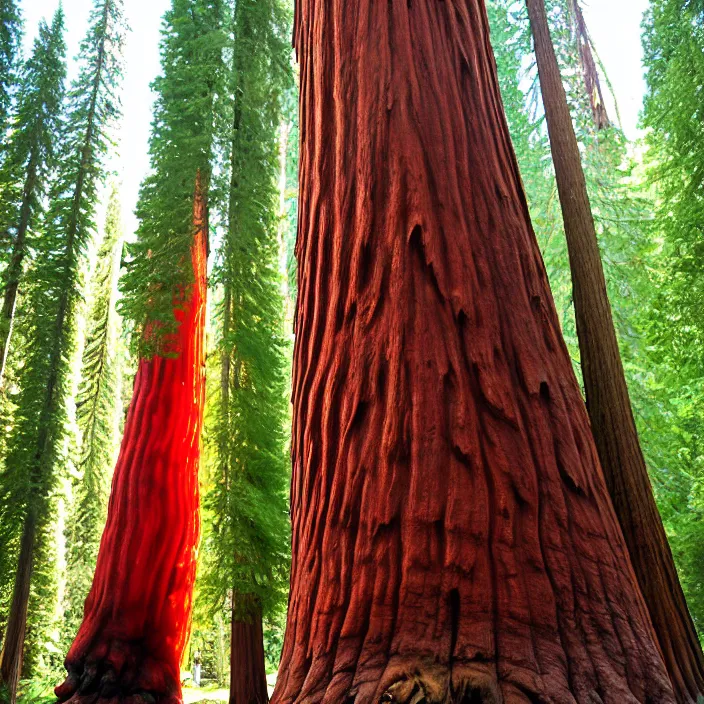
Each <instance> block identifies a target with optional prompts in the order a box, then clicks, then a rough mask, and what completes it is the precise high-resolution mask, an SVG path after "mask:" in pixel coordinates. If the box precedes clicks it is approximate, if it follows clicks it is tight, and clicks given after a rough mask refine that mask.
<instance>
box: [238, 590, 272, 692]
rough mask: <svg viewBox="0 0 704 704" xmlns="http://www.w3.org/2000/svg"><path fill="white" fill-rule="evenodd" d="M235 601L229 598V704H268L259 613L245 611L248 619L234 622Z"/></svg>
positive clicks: (257, 610)
mask: <svg viewBox="0 0 704 704" xmlns="http://www.w3.org/2000/svg"><path fill="white" fill-rule="evenodd" d="M236 598H237V597H236V596H233V609H232V612H233V616H232V639H231V641H230V704H268V702H269V693H268V691H267V687H266V663H265V657H264V629H263V627H262V613H261V609H259V608H257V607H251V608H248V609H247V612H248V613H250V614H252V616H251V617H250V618H249V619H248V620H238V619H237V618H235V612H236V609H235V604H234V601H235V599H236Z"/></svg>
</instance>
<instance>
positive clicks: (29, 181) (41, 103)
mask: <svg viewBox="0 0 704 704" xmlns="http://www.w3.org/2000/svg"><path fill="white" fill-rule="evenodd" d="M65 55H66V43H65V41H64V14H63V10H62V9H61V6H59V9H58V10H57V11H56V14H55V15H54V20H53V22H52V24H51V27H48V26H47V25H46V23H45V22H43V21H42V22H41V23H40V25H39V35H38V37H37V38H36V40H35V42H34V50H33V52H32V56H31V57H30V58H29V60H28V61H27V63H26V65H25V67H24V71H23V73H22V77H21V80H20V84H19V92H18V99H17V113H16V116H15V119H14V123H15V124H14V126H13V131H12V134H11V137H10V141H9V145H8V146H7V148H6V154H5V159H4V161H3V163H2V167H1V169H0V218H1V219H2V223H1V225H0V227H2V230H3V232H6V233H7V235H8V236H9V237H10V239H11V241H12V250H11V252H10V256H9V262H8V265H7V268H6V270H5V272H4V276H3V284H4V286H3V294H4V296H3V301H2V310H1V311H0V387H1V386H2V383H3V377H4V373H5V365H6V362H7V354H8V351H9V346H10V338H11V335H12V326H13V321H14V315H15V307H16V304H17V294H18V290H19V285H20V279H21V277H22V272H23V268H24V261H25V257H26V256H27V253H28V249H29V238H30V237H31V235H32V231H33V229H34V228H36V227H37V225H38V224H39V221H40V218H41V215H42V202H43V199H44V197H45V196H46V191H47V187H48V183H49V177H50V175H51V172H52V169H53V168H54V163H55V160H56V152H57V146H58V145H57V142H58V136H59V133H60V117H61V109H62V100H63V96H64V80H65V77H66V61H65Z"/></svg>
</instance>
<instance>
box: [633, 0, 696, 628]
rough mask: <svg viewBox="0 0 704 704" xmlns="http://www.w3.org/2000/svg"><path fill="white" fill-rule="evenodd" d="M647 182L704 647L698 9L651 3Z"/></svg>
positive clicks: (677, 490) (661, 342)
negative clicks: (652, 193)
mask: <svg viewBox="0 0 704 704" xmlns="http://www.w3.org/2000/svg"><path fill="white" fill-rule="evenodd" d="M643 28H644V33H643V46H644V50H645V62H644V63H645V66H646V68H647V74H646V78H647V88H648V91H647V95H646V99H645V109H644V113H643V126H644V127H646V128H648V132H647V137H646V141H647V146H648V152H647V154H648V175H649V177H650V179H649V180H650V182H651V183H653V184H654V185H655V189H654V190H655V194H656V204H657V207H656V210H655V223H656V227H657V231H658V233H659V234H661V236H662V241H663V243H662V246H661V247H660V248H659V249H658V250H657V267H653V268H654V269H655V270H656V271H657V276H656V278H655V281H654V283H655V288H656V290H657V298H656V304H655V306H654V308H653V311H652V315H651V316H650V318H649V320H648V321H647V334H648V341H649V343H650V346H651V349H652V350H654V351H655V354H654V355H653V358H652V362H653V363H654V364H657V365H658V368H659V369H660V370H662V371H663V378H662V379H661V385H660V388H661V390H662V393H663V395H664V397H665V400H666V404H665V408H666V410H667V416H666V418H667V424H668V425H669V426H670V427H674V428H675V429H676V436H677V443H676V445H675V447H674V451H673V453H672V457H671V460H672V462H671V464H672V465H673V466H675V467H676V466H677V465H678V464H679V465H683V469H684V471H682V472H679V473H678V475H677V481H676V482H674V481H673V482H671V483H670V485H669V486H668V489H671V490H673V491H672V497H673V498H675V497H676V501H672V502H671V504H672V505H673V506H675V507H676V508H675V510H673V511H671V516H672V519H671V520H672V542H673V547H674V550H675V555H676V557H678V558H679V562H680V567H681V569H680V575H681V578H682V581H683V584H684V587H685V590H686V592H687V597H688V601H689V604H690V607H691V608H692V610H693V613H694V617H695V620H696V622H697V626H698V630H699V636H700V639H701V640H702V642H704V432H703V429H704V371H703V370H704V307H703V306H702V301H703V300H704V238H703V237H702V231H703V229H704V197H703V194H704V168H703V165H704V94H703V93H702V85H704V3H703V2H702V1H701V0H694V1H688V0H653V1H652V2H651V3H650V8H649V10H648V12H647V14H646V17H645V21H644V25H643Z"/></svg>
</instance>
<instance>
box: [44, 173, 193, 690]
mask: <svg viewBox="0 0 704 704" xmlns="http://www.w3.org/2000/svg"><path fill="white" fill-rule="evenodd" d="M194 221H195V241H194V245H193V249H192V255H193V269H194V283H193V286H192V287H189V289H188V292H187V293H186V294H185V296H184V302H183V303H184V305H182V306H180V310H177V312H176V316H177V318H178V319H179V321H180V326H179V329H178V333H177V334H176V335H175V337H174V339H172V340H168V341H166V342H165V344H166V345H168V348H169V355H168V356H166V357H159V356H155V357H153V358H152V359H149V360H147V359H143V360H142V361H141V362H140V365H139V370H138V372H137V377H136V379H135V389H134V396H133V400H132V404H131V407H130V412H129V416H128V418H127V424H126V427H125V435H124V439H123V442H122V448H121V451H120V457H119V459H118V463H117V468H116V470H115V477H114V479H113V486H112V494H111V497H110V504H109V508H108V520H107V526H106V528H105V532H104V533H103V538H102V542H101V546H100V552H99V555H98V563H97V567H96V573H95V578H94V581H93V587H92V589H91V591H90V594H89V596H88V599H87V600H86V605H85V614H84V620H83V624H82V625H81V628H80V630H79V632H78V635H77V637H76V640H75V641H74V643H73V645H72V647H71V649H70V651H69V653H68V656H67V658H66V669H67V670H68V679H67V680H66V682H65V683H64V684H63V685H61V686H60V687H58V688H57V689H56V694H57V697H58V698H59V700H61V701H65V700H69V699H70V700H71V701H72V702H88V701H90V702H94V701H95V700H96V698H100V699H115V698H117V699H128V698H132V701H135V700H137V701H138V700H139V698H140V697H141V698H142V699H144V700H145V701H147V702H152V701H153V699H152V698H154V699H156V700H157V701H169V700H172V701H177V700H180V696H181V686H180V667H179V666H180V661H181V655H182V653H183V648H184V646H185V644H186V641H187V636H188V631H189V628H190V616H191V604H192V591H193V582H194V579H195V567H196V554H197V546H198V538H199V531H200V518H199V510H198V464H199V457H200V432H201V426H202V419H203V402H204V378H205V377H204V366H205V347H204V330H205V300H206V257H207V255H206V242H207V217H206V205H205V201H204V196H203V194H202V192H201V188H200V182H198V184H197V188H196V198H195V208H194ZM135 698H136V699H135Z"/></svg>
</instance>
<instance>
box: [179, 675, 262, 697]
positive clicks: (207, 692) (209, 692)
mask: <svg viewBox="0 0 704 704" xmlns="http://www.w3.org/2000/svg"><path fill="white" fill-rule="evenodd" d="M266 681H267V685H268V687H269V696H271V694H272V693H273V692H274V685H275V684H276V674H273V675H267V677H266ZM229 698H230V690H229V689H226V688H225V689H218V687H217V685H212V686H211V685H206V686H205V687H191V686H190V685H184V687H183V704H200V703H201V702H226V701H228V700H229Z"/></svg>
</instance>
